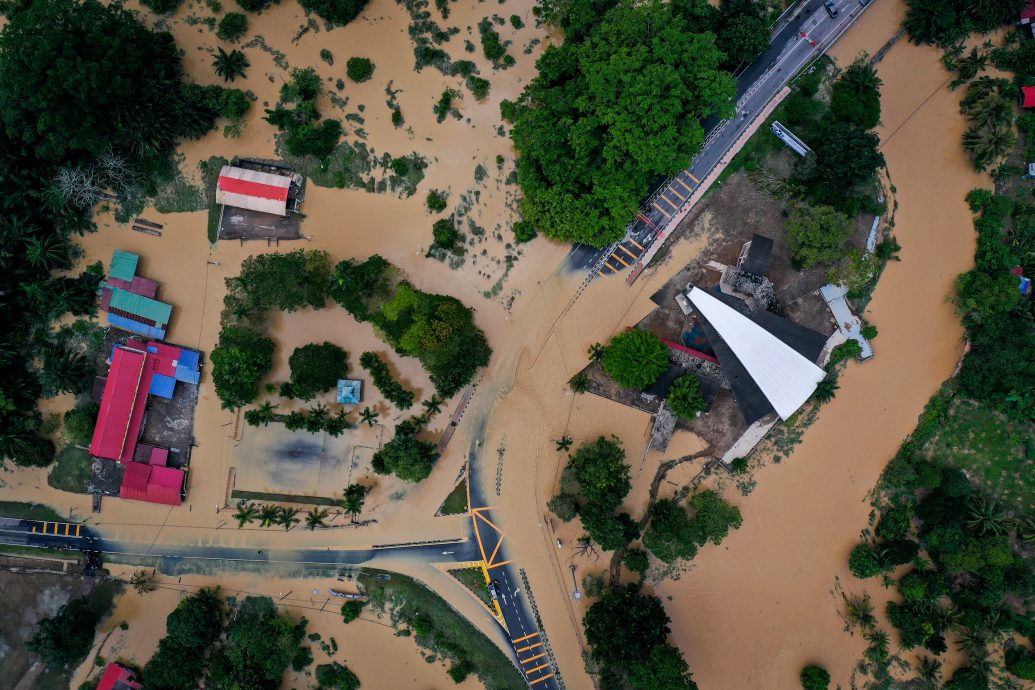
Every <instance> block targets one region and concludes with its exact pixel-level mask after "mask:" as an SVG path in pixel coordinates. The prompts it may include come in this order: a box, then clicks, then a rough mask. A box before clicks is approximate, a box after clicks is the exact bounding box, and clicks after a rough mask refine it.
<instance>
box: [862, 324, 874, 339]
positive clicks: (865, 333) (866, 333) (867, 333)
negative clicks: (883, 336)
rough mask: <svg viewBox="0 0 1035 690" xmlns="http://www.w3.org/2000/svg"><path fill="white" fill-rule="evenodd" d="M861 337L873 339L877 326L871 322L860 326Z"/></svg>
mask: <svg viewBox="0 0 1035 690" xmlns="http://www.w3.org/2000/svg"><path fill="white" fill-rule="evenodd" d="M862 337H864V338H866V339H867V340H873V339H874V338H876V337H877V327H876V326H874V325H873V324H869V323H868V324H866V325H865V326H863V327H862Z"/></svg>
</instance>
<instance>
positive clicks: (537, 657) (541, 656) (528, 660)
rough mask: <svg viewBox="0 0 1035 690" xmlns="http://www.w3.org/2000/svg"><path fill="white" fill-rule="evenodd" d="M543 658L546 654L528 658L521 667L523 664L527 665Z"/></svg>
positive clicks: (522, 663)
mask: <svg viewBox="0 0 1035 690" xmlns="http://www.w3.org/2000/svg"><path fill="white" fill-rule="evenodd" d="M544 656H546V652H542V653H540V654H536V655H535V656H530V657H528V658H527V659H525V660H524V661H522V662H521V665H522V666H524V665H525V664H527V663H529V662H530V661H535V660H536V659H542V658H543V657H544Z"/></svg>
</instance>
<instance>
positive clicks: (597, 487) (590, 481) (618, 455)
mask: <svg viewBox="0 0 1035 690" xmlns="http://www.w3.org/2000/svg"><path fill="white" fill-rule="evenodd" d="M570 466H571V468H572V471H573V473H574V475H575V478H576V480H577V481H578V483H579V491H580V493H581V494H582V496H583V498H585V499H586V500H587V501H590V502H593V503H603V504H605V505H607V506H610V507H612V508H613V507H616V506H618V504H620V503H621V502H622V499H623V498H625V495H626V494H627V493H629V489H630V488H632V484H631V483H630V482H629V465H627V464H626V463H625V450H624V449H623V448H622V446H621V444H620V443H619V441H618V439H617V438H615V437H613V436H612V437H610V438H608V437H606V436H600V437H598V438H597V439H596V440H595V441H591V442H589V443H584V444H582V445H581V446H579V449H578V450H576V451H575V453H573V454H572V456H571V461H570Z"/></svg>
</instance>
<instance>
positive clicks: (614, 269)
mask: <svg viewBox="0 0 1035 690" xmlns="http://www.w3.org/2000/svg"><path fill="white" fill-rule="evenodd" d="M607 258H608V259H610V258H611V257H607ZM604 265H605V266H607V267H608V268H610V269H611V270H612V271H614V272H615V273H618V270H619V269H617V268H615V267H614V266H612V265H611V262H610V261H604Z"/></svg>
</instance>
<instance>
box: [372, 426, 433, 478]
mask: <svg viewBox="0 0 1035 690" xmlns="http://www.w3.org/2000/svg"><path fill="white" fill-rule="evenodd" d="M438 457H439V455H438V450H437V449H436V448H435V444H434V443H429V442H428V441H421V440H420V439H418V438H416V437H415V436H411V435H409V434H399V433H398V431H396V435H395V437H394V438H393V439H392V440H391V441H389V442H388V443H386V444H385V445H384V447H383V448H381V450H379V451H377V452H376V453H374V458H373V461H372V463H373V466H374V471H375V472H377V473H378V474H395V476H397V477H399V479H402V480H404V481H408V482H419V481H423V480H424V479H426V478H427V477H428V475H430V474H431V469H432V468H433V467H434V466H435V461H436V460H438Z"/></svg>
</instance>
